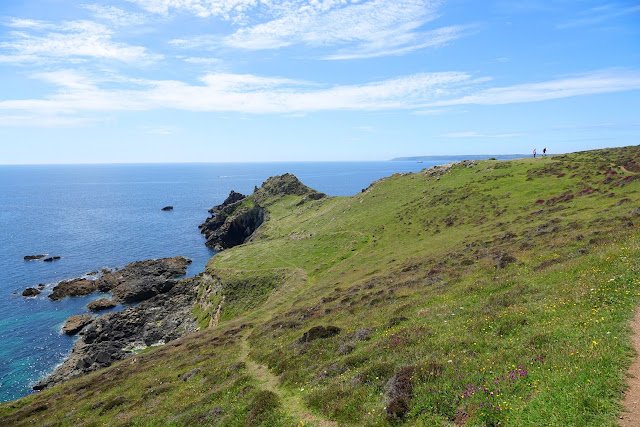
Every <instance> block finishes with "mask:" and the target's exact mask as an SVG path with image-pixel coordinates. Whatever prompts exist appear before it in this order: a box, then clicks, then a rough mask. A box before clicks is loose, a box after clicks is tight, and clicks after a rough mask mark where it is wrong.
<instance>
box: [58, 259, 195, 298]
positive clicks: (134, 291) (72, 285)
mask: <svg viewBox="0 0 640 427" xmlns="http://www.w3.org/2000/svg"><path fill="white" fill-rule="evenodd" d="M190 263H191V260H188V259H187V258H184V257H175V258H161V259H154V260H148V261H138V262H133V263H131V264H128V265H126V266H125V267H123V268H121V269H120V270H115V271H108V270H105V271H103V272H102V276H100V277H99V278H97V279H95V280H90V279H85V278H80V279H73V280H66V281H63V282H60V283H58V285H56V286H55V287H54V288H53V292H52V293H51V295H49V298H51V299H52V300H59V299H61V298H64V297H69V296H81V295H89V294H91V293H93V292H96V291H100V292H111V293H112V294H113V296H114V299H115V300H116V301H117V302H129V303H131V302H139V301H143V300H145V299H148V298H151V297H153V296H154V295H157V294H161V293H164V292H167V291H168V290H169V289H171V288H172V287H173V285H175V283H176V282H177V278H178V277H180V276H183V275H184V274H185V273H186V272H187V266H188V265H189V264H190Z"/></svg>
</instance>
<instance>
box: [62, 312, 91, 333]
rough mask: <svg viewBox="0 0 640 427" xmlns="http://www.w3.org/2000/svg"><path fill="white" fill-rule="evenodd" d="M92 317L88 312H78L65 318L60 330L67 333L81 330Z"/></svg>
mask: <svg viewBox="0 0 640 427" xmlns="http://www.w3.org/2000/svg"><path fill="white" fill-rule="evenodd" d="M92 320H93V317H92V316H91V315H90V314H78V315H75V316H71V317H69V318H68V319H67V321H66V322H65V324H64V326H63V327H62V332H64V333H65V334H67V335H75V334H77V333H78V332H80V331H81V330H82V328H84V327H85V326H87V325H88V324H89V323H91V322H92Z"/></svg>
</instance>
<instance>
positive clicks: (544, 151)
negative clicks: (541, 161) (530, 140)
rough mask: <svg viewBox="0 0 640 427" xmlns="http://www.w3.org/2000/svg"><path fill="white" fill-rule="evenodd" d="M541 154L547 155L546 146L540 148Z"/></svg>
mask: <svg viewBox="0 0 640 427" xmlns="http://www.w3.org/2000/svg"><path fill="white" fill-rule="evenodd" d="M542 155H543V156H545V157H547V147H544V148H543V149H542Z"/></svg>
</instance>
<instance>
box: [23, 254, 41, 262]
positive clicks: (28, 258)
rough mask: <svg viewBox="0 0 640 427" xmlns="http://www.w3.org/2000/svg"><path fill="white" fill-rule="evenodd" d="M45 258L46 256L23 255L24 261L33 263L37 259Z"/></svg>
mask: <svg viewBox="0 0 640 427" xmlns="http://www.w3.org/2000/svg"><path fill="white" fill-rule="evenodd" d="M44 257H46V255H25V257H24V260H25V261H35V260H38V259H42V258H44Z"/></svg>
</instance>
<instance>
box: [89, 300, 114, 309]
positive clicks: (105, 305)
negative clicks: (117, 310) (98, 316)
mask: <svg viewBox="0 0 640 427" xmlns="http://www.w3.org/2000/svg"><path fill="white" fill-rule="evenodd" d="M116 305H118V303H117V302H115V301H114V300H112V299H109V298H100V299H97V300H95V301H91V302H90V303H89V304H87V308H88V309H89V310H91V311H102V310H108V309H110V308H113V307H115V306H116Z"/></svg>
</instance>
